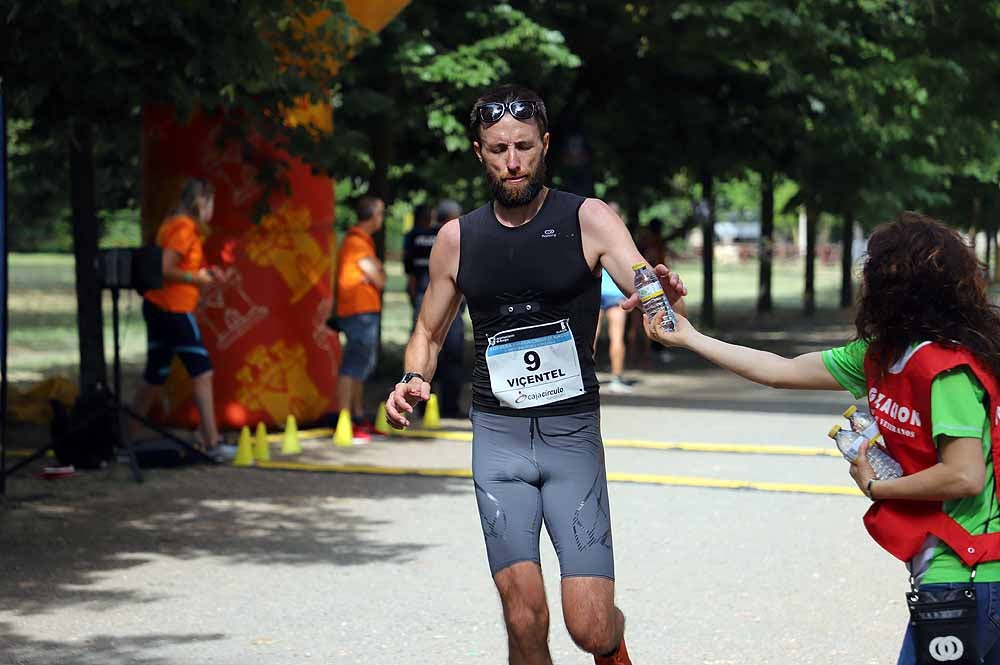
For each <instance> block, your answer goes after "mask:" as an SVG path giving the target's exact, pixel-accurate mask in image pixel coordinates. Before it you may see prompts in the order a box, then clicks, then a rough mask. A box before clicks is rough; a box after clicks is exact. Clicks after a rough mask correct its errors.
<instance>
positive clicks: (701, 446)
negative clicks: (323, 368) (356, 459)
mask: <svg viewBox="0 0 1000 665" xmlns="http://www.w3.org/2000/svg"><path fill="white" fill-rule="evenodd" d="M299 436H301V437H303V438H315V439H319V438H322V437H330V436H333V430H332V429H330V428H329V427H326V428H319V429H311V430H303V431H301V432H299ZM281 437H282V435H281V434H276V435H271V436H269V437H268V440H269V441H273V442H280V441H281ZM390 438H396V439H407V438H409V439H438V440H440V441H462V442H469V441H472V432H469V431H453V430H406V431H405V432H402V433H400V434H393V435H391V437H390ZM604 447H605V448H639V449H645V450H686V451H689V452H699V453H737V454H742V455H795V456H803V457H840V453H839V452H838V451H837V450H835V449H833V448H810V447H807V446H775V445H763V444H748V443H697V442H690V441H643V440H636V439H605V440H604Z"/></svg>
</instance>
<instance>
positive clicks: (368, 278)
mask: <svg viewBox="0 0 1000 665" xmlns="http://www.w3.org/2000/svg"><path fill="white" fill-rule="evenodd" d="M357 211H358V222H357V224H355V225H354V226H352V227H351V229H350V230H349V231H348V232H347V235H346V236H344V240H343V242H342V243H341V245H340V251H339V252H338V254H337V294H336V300H337V308H336V321H337V325H338V327H339V328H340V330H341V331H343V332H344V334H345V335H347V344H346V345H345V346H344V353H343V358H342V360H341V363H340V377H339V379H338V381H337V400H338V402H339V404H340V406H339V408H340V409H341V410H343V409H349V410H350V412H351V419H352V421H353V423H354V428H353V429H354V438H355V439H359V440H367V439H370V438H371V433H372V425H371V423H370V422H368V420H367V419H366V418H365V411H364V385H365V381H367V380H368V377H370V376H371V374H372V372H373V371H375V361H376V359H377V355H378V335H379V324H380V319H381V313H382V289H383V288H385V269H384V268H383V266H382V262H381V261H379V259H378V256H377V255H376V254H375V240H374V239H373V238H372V235H374V234H375V233H377V232H378V231H379V229H381V228H382V221H383V219H384V217H385V203H383V202H382V201H381V200H380V199H377V198H375V197H373V196H364V197H362V198H361V199H359V200H358V203H357Z"/></svg>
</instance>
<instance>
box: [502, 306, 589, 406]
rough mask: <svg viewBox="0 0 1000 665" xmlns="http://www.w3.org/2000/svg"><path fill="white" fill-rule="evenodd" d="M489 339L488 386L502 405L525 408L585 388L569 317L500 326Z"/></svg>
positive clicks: (566, 396)
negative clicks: (536, 323) (506, 328)
mask: <svg viewBox="0 0 1000 665" xmlns="http://www.w3.org/2000/svg"><path fill="white" fill-rule="evenodd" d="M488 341H489V345H488V346H487V348H486V366H487V368H488V369H489V371H490V387H491V388H492V389H493V394H494V395H495V396H496V398H497V400H499V401H500V403H501V404H503V405H504V406H508V407H511V408H514V409H524V408H528V407H532V406H541V405H543V404H550V403H552V402H558V401H560V400H564V399H567V398H569V397H574V396H576V395H579V394H582V393H583V392H584V390H583V377H582V375H581V372H580V358H579V356H578V355H577V351H576V342H575V340H574V339H573V331H572V330H571V329H570V326H569V319H560V320H559V321H552V322H550V323H542V324H539V325H535V326H526V327H524V328H514V329H513V330H503V331H501V332H498V333H497V334H495V335H493V336H491V337H490V338H489V340H488Z"/></svg>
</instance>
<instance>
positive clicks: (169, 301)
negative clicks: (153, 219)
mask: <svg viewBox="0 0 1000 665" xmlns="http://www.w3.org/2000/svg"><path fill="white" fill-rule="evenodd" d="M201 243H202V238H201V234H200V233H199V232H198V225H197V224H195V221H194V220H193V219H191V218H190V217H186V216H183V215H179V216H177V217H170V218H169V219H167V220H165V221H164V222H163V224H161V225H160V230H159V231H158V232H157V233H156V244H157V245H159V246H160V247H162V248H163V249H172V250H174V251H175V252H177V253H178V254H180V255H181V262H180V264H179V266H178V267H179V268H180V269H181V270H187V271H189V272H191V273H195V272H197V271H199V270H201V269H202V268H203V267H205V255H204V252H203V249H202V244H201ZM198 296H199V292H198V287H197V285H195V284H185V283H183V282H166V283H165V284H164V285H163V288H162V289H154V290H152V291H146V293H144V294H143V297H145V298H146V299H147V300H149V301H150V302H151V303H153V304H154V305H156V306H157V307H159V308H160V309H165V310H167V311H168V312H193V311H194V309H195V307H197V306H198Z"/></svg>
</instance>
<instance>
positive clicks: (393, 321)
mask: <svg viewBox="0 0 1000 665" xmlns="http://www.w3.org/2000/svg"><path fill="white" fill-rule="evenodd" d="M674 268H675V269H676V270H677V271H678V272H679V273H680V274H681V276H682V277H683V278H684V280H685V282H686V283H687V284H688V287H689V289H690V291H691V295H690V297H689V298H688V306H689V311H690V312H692V314H694V315H695V316H696V315H697V312H698V309H699V307H700V305H701V293H702V277H701V264H700V262H698V261H681V262H678V263H676V264H675V265H674ZM9 272H10V297H9V306H10V330H9V335H10V337H9V340H10V350H9V359H8V362H9V369H10V376H11V379H12V380H14V381H30V380H38V379H40V378H42V377H43V376H45V375H48V374H59V373H62V374H75V371H76V366H77V364H78V362H79V340H78V338H77V330H76V291H75V287H74V283H75V275H74V264H73V257H72V256H71V255H67V254H12V255H11V256H10V271H9ZM387 272H388V273H389V282H388V286H387V291H386V294H385V307H384V312H383V317H382V339H383V343H384V345H385V347H386V352H387V354H389V355H392V356H395V355H398V353H399V348H400V347H402V346H403V345H405V344H406V342H407V340H408V339H409V335H410V328H411V323H412V310H411V308H410V303H409V299H408V298H407V296H406V293H405V291H404V287H405V283H406V280H405V277H404V275H403V269H402V265H401V264H400V263H399V262H390V263H389V264H388V266H387ZM802 273H803V271H802V262H801V261H795V262H780V263H776V264H775V267H774V282H773V298H774V304H775V308H776V309H777V310H779V314H780V311H781V310H784V311H785V313H786V314H791V315H794V313H797V312H798V311H800V310H801V307H802V291H803V287H804V277H803V274H802ZM839 285H840V270H839V267H837V266H834V265H824V264H821V263H819V262H817V265H816V304H817V307H819V308H821V309H831V308H835V307H836V306H837V301H838V293H839ZM715 299H716V307H717V310H718V312H719V319H720V321H724V322H736V325H745V324H746V322H747V318H746V317H747V316H748V315H751V314H752V313H753V311H754V306H755V303H756V299H757V265H756V263H723V262H718V263H717V264H716V268H715ZM119 303H120V307H121V316H122V328H121V333H122V358H123V360H124V361H125V363H126V364H128V365H139V366H141V365H142V363H143V362H144V358H145V349H146V328H145V325H144V323H143V321H142V298H141V297H140V296H139V295H138V294H136V293H135V292H134V291H125V292H122V294H121V299H120V301H119ZM104 313H105V325H104V328H105V336H104V340H105V349H106V355H107V358H108V361H109V362H110V360H111V357H112V350H111V344H112V339H111V297H110V294H109V293H107V292H105V294H104ZM380 364H382V363H380ZM387 364H391V361H390V362H389V363H387Z"/></svg>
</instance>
